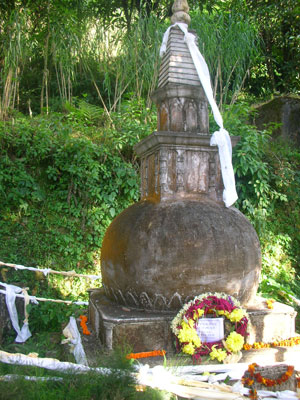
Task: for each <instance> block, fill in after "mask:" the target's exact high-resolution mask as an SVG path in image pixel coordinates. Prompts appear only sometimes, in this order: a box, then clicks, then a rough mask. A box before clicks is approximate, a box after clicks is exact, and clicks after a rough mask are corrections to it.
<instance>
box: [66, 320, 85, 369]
mask: <svg viewBox="0 0 300 400" xmlns="http://www.w3.org/2000/svg"><path fill="white" fill-rule="evenodd" d="M63 334H64V336H65V337H66V338H67V339H65V340H63V341H62V343H63V344H64V343H68V344H69V345H70V346H71V351H72V353H73V354H74V357H75V360H76V362H77V364H82V365H86V366H88V361H87V358H86V355H85V352H84V349H83V346H82V342H81V336H80V333H79V330H78V327H77V323H76V320H75V318H74V317H70V320H69V323H68V325H67V326H66V327H65V329H64V330H63Z"/></svg>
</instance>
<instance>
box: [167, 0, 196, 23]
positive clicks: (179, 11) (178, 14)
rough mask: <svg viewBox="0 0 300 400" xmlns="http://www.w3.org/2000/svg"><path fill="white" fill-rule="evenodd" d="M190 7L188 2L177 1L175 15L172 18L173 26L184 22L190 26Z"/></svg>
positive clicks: (174, 7)
mask: <svg viewBox="0 0 300 400" xmlns="http://www.w3.org/2000/svg"><path fill="white" fill-rule="evenodd" d="M189 9H190V8H189V5H188V3H187V0H175V1H174V4H173V7H172V11H173V15H172V17H171V22H172V24H175V23H176V22H183V23H185V24H189V23H190V22H191V17H190V16H189V14H188V12H189Z"/></svg>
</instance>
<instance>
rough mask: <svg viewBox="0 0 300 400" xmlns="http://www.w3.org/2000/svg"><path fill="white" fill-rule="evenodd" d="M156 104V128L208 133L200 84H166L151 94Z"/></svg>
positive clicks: (205, 107) (206, 110) (206, 115)
mask: <svg viewBox="0 0 300 400" xmlns="http://www.w3.org/2000/svg"><path fill="white" fill-rule="evenodd" d="M152 100H153V101H154V102H155V103H156V105H157V116H158V120H157V130H158V131H173V132H192V133H198V134H200V135H207V134H208V133H209V121H208V106H207V100H206V97H205V94H204V91H203V89H202V87H201V86H191V85H176V84H172V85H167V86H164V87H162V88H160V89H158V90H156V91H155V92H154V93H153V94H152Z"/></svg>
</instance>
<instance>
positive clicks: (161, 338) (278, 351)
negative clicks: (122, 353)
mask: <svg viewBox="0 0 300 400" xmlns="http://www.w3.org/2000/svg"><path fill="white" fill-rule="evenodd" d="M253 308H254V307H252V309H248V310H247V312H248V315H249V317H250V321H251V324H249V333H250V335H249V337H248V340H247V343H254V342H258V341H263V342H265V343H270V342H273V341H274V340H286V339H289V338H290V337H292V336H294V335H295V317H296V313H295V311H294V310H293V308H292V307H289V306H286V305H284V304H281V303H277V302H276V303H274V309H273V310H270V309H268V308H267V307H266V304H265V301H263V300H261V299H258V302H256V305H255V309H253ZM175 315H176V311H172V312H166V313H157V312H153V311H148V312H147V311H145V310H136V309H133V308H131V307H122V306H119V305H115V304H112V303H111V302H109V300H108V299H107V298H106V297H105V295H104V293H103V290H102V289H92V290H91V292H90V301H89V322H90V323H91V325H92V329H93V331H94V332H95V334H96V337H97V338H99V339H100V341H101V344H102V345H103V346H105V347H106V348H108V349H112V348H115V347H116V346H118V345H121V346H122V345H130V347H132V350H133V351H134V352H140V351H151V350H161V349H164V350H166V351H167V357H168V359H170V357H172V355H174V354H175V353H176V349H175V336H174V335H173V334H172V332H171V328H170V324H171V321H172V319H173V318H174V317H175ZM293 349H295V350H296V351H297V354H299V351H300V346H297V347H296V348H293ZM290 353H291V351H290V352H288V349H287V348H280V347H277V348H269V349H264V350H261V351H256V350H251V351H244V352H243V358H242V359H241V360H240V362H248V361H249V362H253V361H256V362H258V361H261V360H262V361H263V362H264V363H265V362H267V361H270V362H274V361H286V360H287V359H288V360H291V358H292V356H293V355H292V354H290ZM263 357H265V359H263Z"/></svg>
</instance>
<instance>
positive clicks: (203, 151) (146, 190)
mask: <svg viewBox="0 0 300 400" xmlns="http://www.w3.org/2000/svg"><path fill="white" fill-rule="evenodd" d="M210 138H211V136H210V135H197V134H191V133H189V134H186V133H184V132H172V135H170V133H169V132H154V133H153V134H152V135H150V136H148V137H147V138H145V139H144V140H142V141H141V142H139V143H138V144H137V145H136V146H135V151H136V153H137V154H138V155H139V156H140V158H141V168H140V174H141V198H142V200H144V199H147V198H149V199H151V198H152V199H156V200H160V201H162V200H174V199H182V198H183V197H185V198H189V199H192V198H193V199H197V200H202V199H211V200H214V201H217V202H220V203H223V198H222V196H223V189H224V186H223V181H222V176H221V170H220V161H219V154H218V149H217V147H216V146H210ZM238 139H239V137H231V140H232V145H233V146H235V144H236V143H237V141H238Z"/></svg>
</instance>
